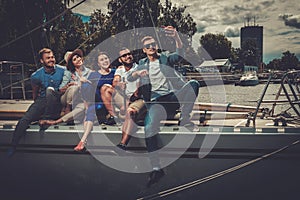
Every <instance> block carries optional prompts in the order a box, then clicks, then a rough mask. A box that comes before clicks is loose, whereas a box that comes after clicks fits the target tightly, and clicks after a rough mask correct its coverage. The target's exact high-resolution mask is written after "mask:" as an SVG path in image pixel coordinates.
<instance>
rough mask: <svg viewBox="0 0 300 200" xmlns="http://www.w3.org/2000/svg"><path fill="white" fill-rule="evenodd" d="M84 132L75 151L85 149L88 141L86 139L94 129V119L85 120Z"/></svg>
mask: <svg viewBox="0 0 300 200" xmlns="http://www.w3.org/2000/svg"><path fill="white" fill-rule="evenodd" d="M83 129H84V133H83V136H82V138H81V140H80V142H79V143H78V145H77V146H76V147H75V148H74V150H75V151H83V150H84V147H85V143H86V139H87V137H88V136H89V134H90V133H91V132H92V129H93V122H92V121H85V122H84V124H83Z"/></svg>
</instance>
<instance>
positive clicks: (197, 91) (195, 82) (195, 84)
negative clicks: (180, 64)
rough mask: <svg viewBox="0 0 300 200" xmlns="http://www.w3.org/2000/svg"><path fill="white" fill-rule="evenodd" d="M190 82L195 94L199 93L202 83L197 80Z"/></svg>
mask: <svg viewBox="0 0 300 200" xmlns="http://www.w3.org/2000/svg"><path fill="white" fill-rule="evenodd" d="M188 83H189V84H190V85H191V87H192V88H193V90H194V92H195V94H196V95H198V93H199V88H200V83H199V82H198V81H196V80H190V81H189V82H188Z"/></svg>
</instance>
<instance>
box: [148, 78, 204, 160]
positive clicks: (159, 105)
mask: <svg viewBox="0 0 300 200" xmlns="http://www.w3.org/2000/svg"><path fill="white" fill-rule="evenodd" d="M199 87H200V84H199V83H198V81H195V80H190V81H189V82H187V83H186V84H185V85H184V86H183V87H182V88H181V89H179V90H177V91H176V92H174V93H170V94H168V95H165V96H161V97H159V98H157V99H156V100H155V101H152V102H151V103H148V104H147V109H148V112H147V114H146V118H145V137H146V146H147V150H148V152H154V151H156V150H158V148H159V143H160V138H159V136H158V132H159V131H160V121H161V120H164V119H167V118H168V117H170V116H174V114H175V113H176V110H177V109H179V108H180V107H181V118H182V119H184V120H189V118H190V113H191V112H192V109H193V106H194V103H195V100H196V98H197V96H198V93H199ZM150 159H151V158H150ZM157 162H158V158H152V161H151V163H152V165H158V163H157Z"/></svg>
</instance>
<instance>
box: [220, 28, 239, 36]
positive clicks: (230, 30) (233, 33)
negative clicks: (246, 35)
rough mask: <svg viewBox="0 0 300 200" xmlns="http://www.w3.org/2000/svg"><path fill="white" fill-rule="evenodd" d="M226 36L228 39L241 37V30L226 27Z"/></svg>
mask: <svg viewBox="0 0 300 200" xmlns="http://www.w3.org/2000/svg"><path fill="white" fill-rule="evenodd" d="M224 34H225V36H226V37H239V36H240V30H239V28H237V27H232V26H228V27H226V29H225V32H224Z"/></svg>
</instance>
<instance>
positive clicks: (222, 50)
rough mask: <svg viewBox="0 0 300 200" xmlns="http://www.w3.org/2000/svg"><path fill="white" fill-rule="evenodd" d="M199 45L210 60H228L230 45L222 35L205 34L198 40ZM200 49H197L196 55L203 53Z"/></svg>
mask: <svg viewBox="0 0 300 200" xmlns="http://www.w3.org/2000/svg"><path fill="white" fill-rule="evenodd" d="M200 44H201V46H202V48H204V49H205V50H206V51H207V53H208V54H209V55H210V56H211V58H212V59H220V58H230V57H231V50H232V43H231V41H229V40H228V39H227V38H226V37H225V36H224V35H223V34H213V33H207V34H205V35H203V36H201V38H200ZM202 48H200V47H199V48H198V54H199V55H201V54H202V53H203V52H201V51H202Z"/></svg>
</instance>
